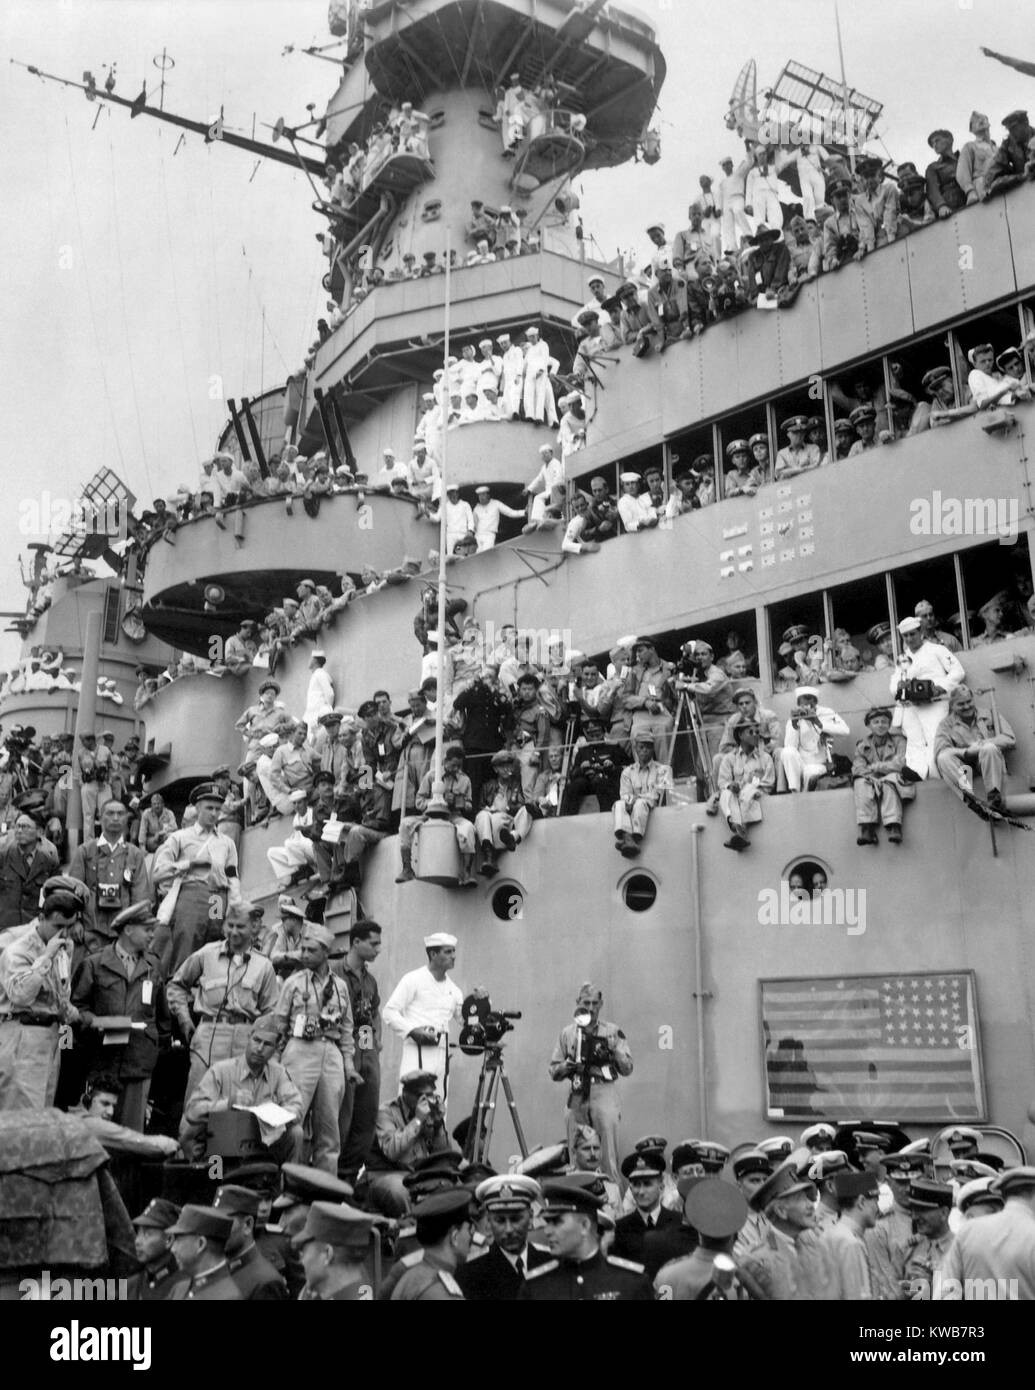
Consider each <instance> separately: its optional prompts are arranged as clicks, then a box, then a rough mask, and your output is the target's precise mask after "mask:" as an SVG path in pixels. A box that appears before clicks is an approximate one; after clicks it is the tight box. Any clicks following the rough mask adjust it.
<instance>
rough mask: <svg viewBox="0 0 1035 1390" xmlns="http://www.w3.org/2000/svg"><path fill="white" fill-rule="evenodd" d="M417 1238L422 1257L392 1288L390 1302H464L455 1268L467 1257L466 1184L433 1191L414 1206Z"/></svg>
mask: <svg viewBox="0 0 1035 1390" xmlns="http://www.w3.org/2000/svg"><path fill="white" fill-rule="evenodd" d="M416 1216H417V1239H418V1240H419V1241H420V1243H421V1245H422V1246H423V1247H424V1258H423V1259H422V1260H421V1261H420V1263H419V1264H415V1265H414V1266H413V1268H412V1269H408V1270H407V1271H406V1273H405V1274H404V1275H403V1276H402V1278H401V1279H400V1280H399V1282H398V1283H397V1284H396V1286H395V1288H394V1289H393V1290H392V1297H391V1301H392V1302H393V1303H432V1302H438V1303H452V1302H461V1303H462V1302H463V1298H464V1295H463V1290H462V1289H461V1288H460V1285H459V1284H458V1283H457V1282H456V1278H455V1275H456V1271H457V1270H458V1269H459V1267H460V1266H461V1265H462V1264H463V1263H464V1261H465V1260H466V1259H467V1254H468V1251H469V1250H470V1248H471V1236H472V1234H473V1230H474V1226H473V1222H472V1219H471V1194H470V1192H469V1191H468V1190H467V1188H466V1187H457V1188H454V1189H452V1190H451V1191H449V1190H447V1191H443V1192H434V1193H432V1195H431V1196H430V1197H425V1198H424V1200H423V1202H420V1203H419V1204H418V1206H417V1209H416Z"/></svg>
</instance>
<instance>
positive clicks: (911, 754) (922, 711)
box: [889, 618, 964, 782]
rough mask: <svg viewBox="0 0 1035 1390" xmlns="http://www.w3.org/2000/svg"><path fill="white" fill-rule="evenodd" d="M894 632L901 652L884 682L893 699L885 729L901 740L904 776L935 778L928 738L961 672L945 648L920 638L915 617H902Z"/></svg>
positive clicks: (962, 675) (941, 715)
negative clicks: (901, 736)
mask: <svg viewBox="0 0 1035 1390" xmlns="http://www.w3.org/2000/svg"><path fill="white" fill-rule="evenodd" d="M898 630H899V634H900V635H901V638H902V654H901V656H900V657H899V659H898V665H897V666H896V667H895V669H894V670H893V671H892V673H891V679H890V682H889V689H890V691H891V694H892V696H893V698H894V700H895V715H894V719H893V720H892V725H891V727H892V728H893V729H901V731H902V733H904V734H905V736H906V768H905V774H904V775H905V779H906V780H907V781H914V782H916V781H919V780H922V779H923V778H924V777H927V776H929V775H931V776H936V775H937V768H936V767H935V765H934V736H935V734H936V733H937V731H938V725H939V724H940V723H941V722H942V720H943V719H944V718H945V710H946V699H947V697H948V695H949V692H950V691H952V690H953V689H955V687H956V686H957V685H959V684H960V683H961V681H962V680H963V679H964V671H963V667H962V666H961V665H960V662H959V659H958V658H957V657H956V656H955V655H954V654H953V653H952V652H950V651H949V649H948V647H943V646H942V644H941V643H940V642H932V641H931V640H930V639H929V638H926V637H925V636H924V631H923V626H922V624H921V622H920V619H919V618H903V619H902V621H901V622H900V623H899V625H898ZM914 774H915V775H914Z"/></svg>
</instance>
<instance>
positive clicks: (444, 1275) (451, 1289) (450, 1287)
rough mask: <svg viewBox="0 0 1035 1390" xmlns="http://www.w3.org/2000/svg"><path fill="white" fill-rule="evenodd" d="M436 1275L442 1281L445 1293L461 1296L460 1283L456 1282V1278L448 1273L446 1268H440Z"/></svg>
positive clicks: (455, 1296) (462, 1293) (462, 1292)
mask: <svg viewBox="0 0 1035 1390" xmlns="http://www.w3.org/2000/svg"><path fill="white" fill-rule="evenodd" d="M438 1277H439V1279H440V1280H441V1281H442V1284H443V1286H444V1287H445V1290H446V1292H447V1293H451V1294H452V1295H453V1297H454V1298H463V1296H464V1291H463V1289H461V1287H460V1285H459V1284H458V1283H457V1282H456V1280H455V1279H454V1278H453V1276H452V1275H451V1274H450V1272H449V1270H448V1269H440V1270H439V1272H438Z"/></svg>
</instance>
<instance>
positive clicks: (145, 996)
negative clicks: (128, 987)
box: [140, 980, 155, 1004]
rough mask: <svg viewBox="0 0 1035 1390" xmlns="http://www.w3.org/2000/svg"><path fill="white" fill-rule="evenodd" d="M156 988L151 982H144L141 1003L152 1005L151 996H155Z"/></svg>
mask: <svg viewBox="0 0 1035 1390" xmlns="http://www.w3.org/2000/svg"><path fill="white" fill-rule="evenodd" d="M154 988H155V987H154V984H153V982H152V981H151V980H145V981H144V983H143V985H141V987H140V1002H141V1003H142V1004H150V1002H151V996H152V994H154Z"/></svg>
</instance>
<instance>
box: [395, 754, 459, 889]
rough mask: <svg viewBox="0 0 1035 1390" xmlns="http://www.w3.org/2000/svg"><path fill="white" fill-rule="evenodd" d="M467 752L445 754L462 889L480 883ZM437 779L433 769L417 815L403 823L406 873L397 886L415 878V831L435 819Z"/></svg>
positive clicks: (426, 776) (401, 834)
mask: <svg viewBox="0 0 1035 1390" xmlns="http://www.w3.org/2000/svg"><path fill="white" fill-rule="evenodd" d="M463 766H464V750H463V749H462V748H458V747H457V746H456V745H454V746H453V747H451V748H447V749H446V750H445V752H444V753H443V755H442V781H443V784H444V788H443V793H442V796H443V800H444V801H445V803H446V806H447V807H448V811H447V816H448V819H449V820H451V821H452V823H453V827H454V829H455V830H456V839H457V844H458V845H459V846H460V879H459V883H460V887H461V888H468V887H470V886H472V885H473V884H475V883H477V881H478V880H477V879H476V878H475V876H474V873H473V872H472V870H473V868H474V825H473V824H472V822H471V821H470V820H468V819H467V818H468V816H470V814H471V812H472V810H473V807H472V804H471V779H470V777H468V776H467V774H466V773H465V772H464V771H463ZM434 780H435V769H434V768H431V769H429V771H427V772H426V773H425V774H424V776H423V777H422V778H421V784H420V787H419V788H418V790H417V815H415V816H404V817H403V819H402V820H401V821H400V823H399V854H400V856H401V858H402V870H401V872H400V873H399V874H398V875H397V876H396V879H395V881H396V883H408V882H409V881H410V879H412V878H413V877H414V876H415V875H414V872H413V863H412V860H411V855H412V853H413V832H414V831H415V830H416V829H417V827H418V826H419V825H423V824H424V823H425V821H427V820H429V819H431V815H430V813H429V811H428V803H429V802H430V801H431V788H432V784H433V783H434Z"/></svg>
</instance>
